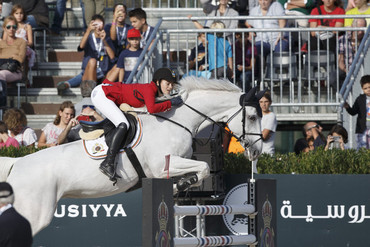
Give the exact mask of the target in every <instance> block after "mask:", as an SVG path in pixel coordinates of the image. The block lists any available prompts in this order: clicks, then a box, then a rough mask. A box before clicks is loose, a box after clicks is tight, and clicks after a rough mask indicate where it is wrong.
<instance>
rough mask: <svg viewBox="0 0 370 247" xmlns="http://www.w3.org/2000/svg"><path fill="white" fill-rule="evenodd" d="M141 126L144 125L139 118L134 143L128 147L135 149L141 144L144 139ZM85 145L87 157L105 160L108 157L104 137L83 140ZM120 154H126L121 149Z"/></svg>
mask: <svg viewBox="0 0 370 247" xmlns="http://www.w3.org/2000/svg"><path fill="white" fill-rule="evenodd" d="M141 124H142V123H141V120H140V118H138V121H137V130H136V134H135V137H134V139H133V140H132V142H131V143H130V144H129V145H127V147H132V148H133V147H135V146H137V145H138V144H139V143H140V141H141V137H142V126H141ZM83 145H84V148H85V152H86V153H87V155H88V156H89V157H91V158H93V159H103V158H105V157H106V156H107V151H108V145H107V144H106V143H105V137H104V136H102V137H100V138H98V139H94V140H83ZM120 152H121V153H122V152H124V150H123V149H121V150H120Z"/></svg>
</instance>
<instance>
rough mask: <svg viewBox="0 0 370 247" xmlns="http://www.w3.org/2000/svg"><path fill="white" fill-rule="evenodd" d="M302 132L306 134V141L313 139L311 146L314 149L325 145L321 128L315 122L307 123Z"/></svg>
mask: <svg viewBox="0 0 370 247" xmlns="http://www.w3.org/2000/svg"><path fill="white" fill-rule="evenodd" d="M303 128H304V131H305V133H306V139H307V140H308V139H309V138H311V137H312V138H313V139H314V142H313V146H314V148H315V149H316V148H317V147H319V146H324V145H325V137H324V136H323V134H322V130H323V128H322V127H321V125H319V124H317V123H316V122H308V123H306V124H305V125H304V127H303Z"/></svg>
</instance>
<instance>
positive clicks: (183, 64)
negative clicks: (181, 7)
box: [163, 15, 370, 120]
mask: <svg viewBox="0 0 370 247" xmlns="http://www.w3.org/2000/svg"><path fill="white" fill-rule="evenodd" d="M369 17H370V16H369V15H364V16H355V15H346V16H344V15H336V16H334V15H333V16H310V19H334V18H335V19H336V18H342V19H345V18H369ZM233 19H237V20H243V21H247V20H248V19H254V20H255V19H287V20H291V19H293V20H296V19H307V16H302V17H301V16H294V17H293V16H267V17H266V16H263V17H249V16H239V17H192V18H191V20H198V21H199V22H202V21H205V20H221V21H222V20H233ZM163 21H164V22H177V23H178V22H181V21H188V22H189V21H190V20H189V19H188V18H187V17H177V18H172V17H164V18H163ZM251 31H253V32H255V33H268V32H278V33H282V34H284V37H286V38H287V39H288V41H289V48H288V50H287V51H286V53H272V55H271V56H266V57H263V56H262V57H261V55H260V54H261V53H262V49H261V50H259V51H257V54H254V52H252V55H251V57H252V59H253V58H260V59H259V60H258V63H257V64H255V65H254V67H253V68H252V82H251V83H252V85H251V86H255V85H259V86H260V87H261V88H266V87H267V88H269V89H270V91H271V94H272V97H273V104H272V106H273V107H276V108H277V111H278V113H279V111H280V113H306V114H310V113H312V114H316V115H317V114H318V113H322V118H324V120H325V117H326V116H327V114H328V113H330V114H331V115H330V117H331V119H330V120H333V118H336V114H337V111H338V107H339V106H340V103H341V97H340V95H339V89H340V85H341V83H342V82H341V81H340V78H339V69H338V59H337V57H338V53H339V47H338V45H336V46H335V47H330V46H329V48H328V49H320V48H322V47H320V44H317V45H318V50H322V51H321V53H319V52H315V51H314V50H313V49H311V45H312V44H311V41H310V39H308V40H307V44H308V45H307V51H306V52H303V51H302V50H301V47H302V45H303V44H304V43H305V42H306V40H304V39H303V37H304V36H306V37H309V36H310V33H311V32H336V34H335V43H336V44H338V39H339V37H340V35H339V33H341V34H342V33H344V34H345V35H347V34H348V33H349V32H354V33H355V35H357V34H356V31H366V28H357V27H356V28H355V27H342V28H295V27H290V28H277V29H266V28H253V29H246V28H242V29H195V28H189V29H167V30H164V33H163V39H164V42H165V44H164V45H163V47H165V53H166V54H167V66H170V67H176V68H177V70H178V71H180V73H181V71H182V72H183V74H185V75H187V74H189V71H190V69H189V61H188V60H187V59H185V60H184V59H182V60H181V57H187V56H188V55H189V51H190V50H191V49H192V48H193V47H197V46H198V45H199V41H198V40H197V35H198V34H199V33H206V34H213V36H214V37H216V34H217V33H222V38H223V41H224V44H226V42H228V39H227V37H226V35H225V33H228V34H231V35H230V36H229V41H231V43H232V44H235V41H236V34H238V33H239V34H241V35H242V37H244V36H245V35H247V33H248V32H251ZM364 39H365V38H364ZM243 42H244V41H243ZM317 42H318V41H317ZM251 43H252V45H255V41H254V40H251ZM327 43H328V44H329V41H327ZM294 46H297V47H298V49H294ZM356 46H357V39H356ZM242 47H244V43H243V45H242ZM359 49H361V47H360V48H359ZM205 50H206V53H207V52H214V56H217V51H208V49H205ZM196 52H197V55H198V51H197V50H196ZM235 52H236V51H235V48H233V51H232V53H233V66H232V68H233V74H234V75H235V67H236V66H235V65H236V64H235ZM170 53H176V56H175V57H176V60H172V61H171V59H170V56H169V54H170ZM242 53H243V54H244V50H243V51H242ZM315 53H316V54H315ZM206 55H207V54H206ZM219 55H223V56H224V57H225V52H224V54H219ZM283 56H284V57H283ZM285 56H287V57H288V60H289V61H288V63H286V64H283V63H279V62H278V61H279V60H280V61H282V60H283V58H285ZM347 57H348V56H347ZM275 60H276V61H277V62H275V63H274V61H275ZM243 61H244V57H243ZM292 61H294V63H292ZM224 62H225V64H226V61H224ZM346 64H347V66H348V61H347V62H346ZM243 65H244V64H243ZM359 66H363V65H359ZM243 67H245V66H243ZM256 67H257V69H256ZM347 71H348V70H347ZM225 72H226V68H225ZM243 72H245V71H244V70H243ZM195 73H196V74H197V73H198V71H197V70H196V72H195ZM213 73H215V71H213ZM293 73H294V75H293ZM225 74H226V73H225ZM273 74H276V77H274V76H272V75H273ZM225 77H226V76H225ZM230 80H231V81H232V82H233V83H239V82H238V81H237V79H236V78H235V77H233V78H230ZM243 80H245V78H243ZM241 86H242V87H243V88H244V89H245V83H244V81H243V82H242V84H241ZM279 108H281V109H279ZM274 111H275V108H274Z"/></svg>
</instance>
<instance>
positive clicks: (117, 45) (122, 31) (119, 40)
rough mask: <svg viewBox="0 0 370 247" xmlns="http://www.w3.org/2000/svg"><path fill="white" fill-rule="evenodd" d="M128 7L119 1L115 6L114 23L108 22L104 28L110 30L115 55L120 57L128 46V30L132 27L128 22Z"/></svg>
mask: <svg viewBox="0 0 370 247" xmlns="http://www.w3.org/2000/svg"><path fill="white" fill-rule="evenodd" d="M126 16H127V7H126V5H124V4H122V3H117V4H116V5H114V7H113V20H112V24H110V23H108V24H106V27H104V29H105V30H106V32H107V31H109V35H110V38H111V40H112V41H113V45H114V50H115V57H118V56H119V54H121V52H122V51H123V50H124V49H126V48H127V47H126V46H127V32H128V30H130V29H131V28H132V26H131V25H129V24H126V23H125V21H126Z"/></svg>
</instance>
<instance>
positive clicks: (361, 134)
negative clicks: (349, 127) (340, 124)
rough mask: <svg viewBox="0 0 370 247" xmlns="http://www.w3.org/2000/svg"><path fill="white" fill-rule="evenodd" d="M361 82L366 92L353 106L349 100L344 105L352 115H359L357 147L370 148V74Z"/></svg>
mask: <svg viewBox="0 0 370 247" xmlns="http://www.w3.org/2000/svg"><path fill="white" fill-rule="evenodd" d="M360 83H361V88H362V91H363V92H364V93H363V94H360V95H359V96H358V97H357V98H356V100H355V103H354V104H353V106H352V107H351V106H349V105H348V103H347V102H345V103H344V105H343V107H344V108H345V109H346V110H347V112H348V113H349V114H350V115H352V116H354V115H357V122H356V134H357V148H358V149H359V148H367V149H370V114H369V112H370V75H364V76H363V77H362V78H361V80H360Z"/></svg>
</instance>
